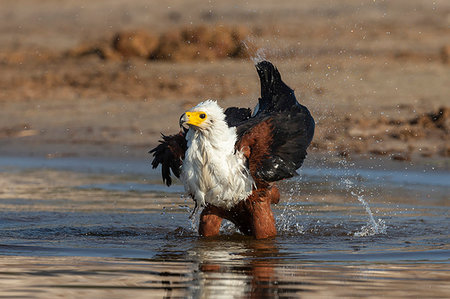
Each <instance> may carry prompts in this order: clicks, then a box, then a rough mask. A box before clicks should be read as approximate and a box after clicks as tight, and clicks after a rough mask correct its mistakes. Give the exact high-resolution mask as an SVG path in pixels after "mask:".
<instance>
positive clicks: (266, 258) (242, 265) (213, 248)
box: [189, 236, 298, 298]
mask: <svg viewBox="0 0 450 299" xmlns="http://www.w3.org/2000/svg"><path fill="white" fill-rule="evenodd" d="M244 239H246V238H245V237H240V236H239V237H238V236H235V239H234V240H233V238H232V237H230V238H226V240H221V241H220V240H200V241H199V242H198V243H197V244H196V248H193V250H191V251H190V254H189V255H190V257H192V253H194V254H195V258H194V261H195V262H196V263H198V269H199V271H200V275H199V281H200V283H199V284H200V288H199V292H200V294H198V295H200V296H201V297H206V298H219V297H221V298H225V297H227V298H236V297H243V296H245V297H247V296H248V297H251V298H263V297H268V296H269V297H273V296H274V295H275V294H277V293H278V280H279V277H278V276H277V273H276V271H275V264H276V263H277V262H279V260H274V259H271V258H270V257H271V256H272V257H274V256H278V257H279V251H278V248H277V247H276V243H275V241H274V240H258V241H255V240H244ZM297 291H298V290H297Z"/></svg>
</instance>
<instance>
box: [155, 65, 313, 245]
mask: <svg viewBox="0 0 450 299" xmlns="http://www.w3.org/2000/svg"><path fill="white" fill-rule="evenodd" d="M256 70H257V72H258V75H259V79H260V82H261V97H260V98H259V100H258V104H257V106H256V107H255V109H254V111H253V113H252V112H251V110H250V109H248V108H237V107H230V108H228V109H226V110H225V111H224V110H223V109H222V108H221V107H220V106H219V105H218V104H217V102H216V101H212V100H207V101H204V102H202V103H200V104H198V105H197V106H195V107H194V108H192V109H190V110H189V111H187V112H185V113H184V114H183V115H181V117H180V127H181V131H180V132H179V133H178V134H175V135H171V136H165V135H162V140H160V144H159V145H158V146H157V147H155V148H154V149H152V150H151V151H150V153H153V156H154V159H153V161H152V166H153V168H156V167H157V166H158V165H159V164H161V166H162V167H161V168H162V178H163V181H164V182H165V183H166V184H167V186H170V185H171V183H172V179H171V172H172V173H173V174H174V175H175V176H176V177H178V178H180V179H181V181H182V182H183V183H184V187H185V190H186V192H187V193H188V194H189V195H190V196H191V197H192V199H193V200H194V202H195V206H196V208H197V207H202V208H203V210H202V213H201V215H200V225H199V234H200V235H202V236H215V235H218V234H219V230H220V225H221V223H222V220H223V219H227V220H229V221H231V222H233V223H234V224H235V225H236V226H237V228H238V229H239V230H240V231H241V232H242V233H244V234H246V235H253V236H255V237H256V238H258V239H261V238H267V237H272V236H275V235H276V228H275V219H274V216H273V213H272V210H271V206H270V205H271V203H278V201H279V198H280V193H279V191H278V188H277V187H276V186H275V185H274V184H273V182H276V181H279V180H282V179H286V178H291V177H293V176H294V175H296V174H297V172H296V170H297V169H298V168H300V166H301V165H302V163H303V160H304V159H305V157H306V149H307V147H308V146H309V144H310V143H311V140H312V138H313V135H314V127H315V124H314V119H313V118H312V116H311V114H310V112H309V111H308V109H307V108H306V107H305V106H303V105H301V104H299V103H298V102H297V99H296V98H295V95H294V91H293V90H292V89H291V88H290V87H289V86H287V85H286V84H285V83H284V82H283V81H282V80H281V76H280V73H279V72H278V70H277V69H276V68H275V67H274V66H273V65H272V64H271V63H270V62H268V61H262V62H259V63H258V64H257V65H256ZM195 210H196V209H195ZM195 210H194V211H195Z"/></svg>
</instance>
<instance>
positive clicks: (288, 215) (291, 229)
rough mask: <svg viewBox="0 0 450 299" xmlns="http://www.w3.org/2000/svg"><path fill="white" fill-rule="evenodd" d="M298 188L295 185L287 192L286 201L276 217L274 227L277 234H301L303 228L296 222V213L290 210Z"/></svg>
mask: <svg viewBox="0 0 450 299" xmlns="http://www.w3.org/2000/svg"><path fill="white" fill-rule="evenodd" d="M298 190H300V188H299V187H298V184H297V183H296V184H295V186H294V187H292V188H291V190H289V195H288V199H287V201H286V203H285V205H284V207H283V210H282V211H281V213H280V215H278V216H277V217H276V226H277V231H278V232H283V233H289V234H303V233H304V227H303V225H301V224H300V223H298V221H297V216H298V212H297V211H295V210H293V209H291V202H292V201H293V197H294V194H295V193H297V192H298Z"/></svg>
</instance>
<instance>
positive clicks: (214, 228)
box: [198, 205, 223, 237]
mask: <svg viewBox="0 0 450 299" xmlns="http://www.w3.org/2000/svg"><path fill="white" fill-rule="evenodd" d="M220 215H221V210H220V209H219V208H217V207H215V206H210V205H208V206H206V207H205V208H204V209H203V211H202V213H201V215H200V224H199V227H198V233H199V234H200V236H204V237H212V236H218V235H219V230H220V225H221V224H222V219H223V218H222V217H221V216H220Z"/></svg>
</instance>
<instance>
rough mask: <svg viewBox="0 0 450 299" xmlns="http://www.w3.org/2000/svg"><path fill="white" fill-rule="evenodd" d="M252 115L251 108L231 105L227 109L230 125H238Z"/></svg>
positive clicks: (226, 114) (226, 115) (226, 118)
mask: <svg viewBox="0 0 450 299" xmlns="http://www.w3.org/2000/svg"><path fill="white" fill-rule="evenodd" d="M251 116H252V111H251V110H250V109H249V108H237V107H229V108H227V110H225V121H226V122H227V125H228V126H229V127H237V126H238V125H240V124H242V123H243V122H245V121H247V120H249V119H250V117H251Z"/></svg>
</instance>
